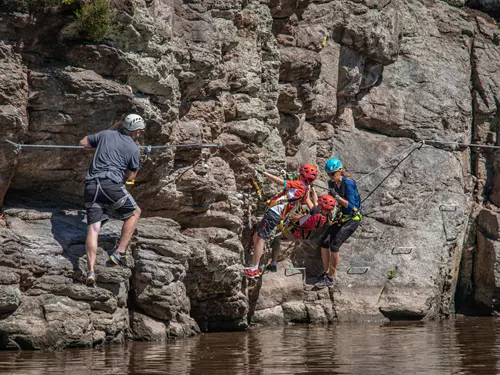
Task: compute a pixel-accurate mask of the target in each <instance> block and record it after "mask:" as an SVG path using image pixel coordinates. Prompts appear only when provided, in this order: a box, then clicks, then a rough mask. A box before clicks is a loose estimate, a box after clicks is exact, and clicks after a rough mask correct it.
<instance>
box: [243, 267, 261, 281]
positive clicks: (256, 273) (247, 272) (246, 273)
mask: <svg viewBox="0 0 500 375" xmlns="http://www.w3.org/2000/svg"><path fill="white" fill-rule="evenodd" d="M243 276H246V277H248V278H249V279H255V278H256V277H259V276H260V270H259V269H258V268H257V269H256V270H251V269H249V268H246V269H244V270H243Z"/></svg>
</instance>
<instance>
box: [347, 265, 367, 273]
mask: <svg viewBox="0 0 500 375" xmlns="http://www.w3.org/2000/svg"><path fill="white" fill-rule="evenodd" d="M369 269H370V267H349V268H348V269H347V274H348V275H364V274H365V273H367V272H368V270H369Z"/></svg>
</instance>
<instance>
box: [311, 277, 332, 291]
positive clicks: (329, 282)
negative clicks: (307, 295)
mask: <svg viewBox="0 0 500 375" xmlns="http://www.w3.org/2000/svg"><path fill="white" fill-rule="evenodd" d="M314 286H315V287H318V288H324V287H327V286H333V278H329V277H328V275H324V276H323V279H321V280H320V281H318V282H317V283H316V284H314Z"/></svg>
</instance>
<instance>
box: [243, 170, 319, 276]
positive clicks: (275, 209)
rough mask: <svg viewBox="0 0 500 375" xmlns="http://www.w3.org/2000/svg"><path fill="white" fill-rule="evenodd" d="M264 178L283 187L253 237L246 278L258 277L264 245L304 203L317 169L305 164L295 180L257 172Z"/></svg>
mask: <svg viewBox="0 0 500 375" xmlns="http://www.w3.org/2000/svg"><path fill="white" fill-rule="evenodd" d="M258 172H259V173H261V174H262V175H263V176H264V177H267V178H268V179H269V180H271V181H272V182H274V183H276V184H278V185H281V186H283V191H282V192H281V193H280V194H278V195H277V196H276V197H274V198H272V199H271V200H270V202H269V204H268V206H267V208H266V213H265V214H264V217H263V218H262V221H261V222H260V223H259V225H258V227H257V231H256V232H255V233H254V235H253V249H254V253H253V256H252V263H251V264H250V266H249V267H245V269H244V271H243V273H244V275H245V276H246V277H248V278H255V277H259V276H260V270H259V262H260V258H261V256H262V253H263V251H264V244H265V241H266V239H267V238H269V237H270V236H271V233H272V231H273V230H274V228H276V226H277V225H278V224H280V222H281V221H282V220H283V221H285V220H286V218H287V217H288V215H289V213H290V212H291V211H292V210H293V209H294V208H295V206H296V205H297V204H301V203H303V202H304V201H305V199H306V197H307V196H308V193H309V185H310V184H311V183H312V182H313V181H314V180H315V179H316V178H317V177H318V169H317V168H316V167H315V166H314V165H312V164H305V165H303V166H302V167H301V168H300V171H299V178H298V179H297V180H292V181H290V180H286V179H282V178H280V177H277V176H275V175H272V174H271V173H267V172H265V171H264V170H259V171H258Z"/></svg>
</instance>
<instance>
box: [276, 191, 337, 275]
mask: <svg viewBox="0 0 500 375" xmlns="http://www.w3.org/2000/svg"><path fill="white" fill-rule="evenodd" d="M311 198H312V201H311V199H309V197H308V198H307V199H306V202H305V203H306V205H307V206H308V207H309V210H310V213H309V214H307V215H304V216H302V217H301V218H299V219H298V220H297V221H295V222H288V223H287V225H286V226H285V229H284V230H283V233H284V234H283V235H282V236H281V239H279V240H280V241H287V240H300V239H302V240H314V239H317V238H319V237H321V235H322V234H323V232H324V229H325V227H324V225H325V223H326V221H327V219H328V215H329V214H330V212H332V211H333V210H334V209H335V207H336V206H337V201H336V200H335V198H334V197H332V196H331V195H328V194H325V195H320V196H319V197H318V196H317V195H316V191H315V189H314V188H312V189H311ZM273 245H275V246H273V252H272V260H271V263H270V264H268V265H267V266H266V270H268V271H271V272H276V271H277V267H276V264H277V263H278V254H279V249H280V248H279V243H277V244H274V243H273Z"/></svg>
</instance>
